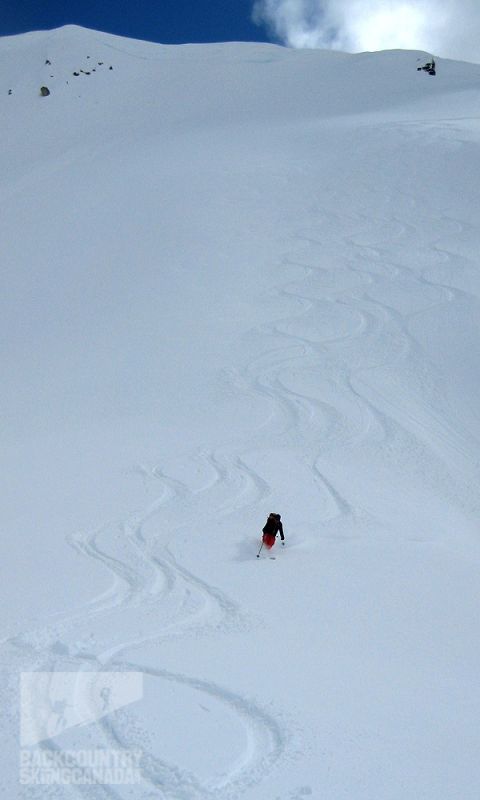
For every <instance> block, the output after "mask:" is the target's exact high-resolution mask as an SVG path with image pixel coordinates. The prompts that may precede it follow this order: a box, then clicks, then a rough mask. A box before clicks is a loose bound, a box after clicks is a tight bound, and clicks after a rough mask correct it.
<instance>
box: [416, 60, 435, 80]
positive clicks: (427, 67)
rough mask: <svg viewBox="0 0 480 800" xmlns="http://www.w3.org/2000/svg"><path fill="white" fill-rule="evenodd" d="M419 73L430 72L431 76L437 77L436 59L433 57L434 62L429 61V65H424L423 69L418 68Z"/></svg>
mask: <svg viewBox="0 0 480 800" xmlns="http://www.w3.org/2000/svg"><path fill="white" fill-rule="evenodd" d="M417 72H428V74H429V75H436V74H437V72H436V67H435V59H434V57H433V56H432V60H431V61H427V63H426V64H424V65H423V67H417Z"/></svg>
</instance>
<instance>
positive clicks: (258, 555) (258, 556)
mask: <svg viewBox="0 0 480 800" xmlns="http://www.w3.org/2000/svg"><path fill="white" fill-rule="evenodd" d="M262 547H263V541H262V544H261V545H260V550H259V551H258V553H257V558H260V553H261V552H262Z"/></svg>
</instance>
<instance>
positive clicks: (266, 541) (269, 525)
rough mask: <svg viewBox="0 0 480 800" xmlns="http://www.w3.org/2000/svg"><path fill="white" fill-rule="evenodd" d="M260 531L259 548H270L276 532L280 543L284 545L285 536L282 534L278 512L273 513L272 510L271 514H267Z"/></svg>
mask: <svg viewBox="0 0 480 800" xmlns="http://www.w3.org/2000/svg"><path fill="white" fill-rule="evenodd" d="M262 533H263V537H262V544H261V547H260V550H261V549H262V547H266V548H267V550H271V549H272V547H273V545H274V544H275V539H276V536H277V533H279V534H280V539H281V540H282V545H283V546H285V536H284V535H283V525H282V521H281V517H280V514H274V513H273V512H272V513H271V514H269V515H268V519H267V521H266V523H265V526H264V528H263V530H262ZM260 550H259V551H258V555H257V558H258V557H259V556H260Z"/></svg>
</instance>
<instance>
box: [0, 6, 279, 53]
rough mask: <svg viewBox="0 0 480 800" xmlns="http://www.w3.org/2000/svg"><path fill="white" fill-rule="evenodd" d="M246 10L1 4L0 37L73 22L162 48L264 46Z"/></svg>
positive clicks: (263, 35)
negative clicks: (162, 45)
mask: <svg viewBox="0 0 480 800" xmlns="http://www.w3.org/2000/svg"><path fill="white" fill-rule="evenodd" d="M251 9H252V0H138V1H137V2H128V0H127V2H122V1H121V0H120V2H118V1H116V0H83V2H72V0H4V2H3V3H2V6H1V11H0V35H1V36H5V35H10V34H15V33H24V32H26V31H32V30H41V29H46V28H56V27H59V26H60V25H66V24H70V23H74V24H76V25H83V26H84V27H86V28H95V29H97V30H102V31H107V32H109V33H116V34H120V35H122V36H130V37H134V38H137V39H147V40H150V41H154V42H164V43H167V44H177V43H184V42H218V41H233V40H237V41H266V40H267V36H266V32H265V30H264V29H263V28H260V27H258V26H256V25H254V24H253V23H252V22H251Z"/></svg>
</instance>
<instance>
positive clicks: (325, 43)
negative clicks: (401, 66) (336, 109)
mask: <svg viewBox="0 0 480 800" xmlns="http://www.w3.org/2000/svg"><path fill="white" fill-rule="evenodd" d="M253 18H254V20H255V21H256V22H257V23H258V24H261V25H266V26H267V27H268V29H269V30H270V31H271V33H272V35H273V36H274V37H275V38H277V39H279V40H280V41H282V42H284V43H285V44H288V45H290V46H291V47H313V48H316V47H323V48H330V49H334V50H346V51H350V52H352V51H353V52H361V51H364V50H384V49H390V48H405V49H412V50H426V51H428V52H432V53H435V54H437V55H440V56H445V57H450V58H461V59H465V60H470V61H480V2H479V0H255V3H254V10H253Z"/></svg>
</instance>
